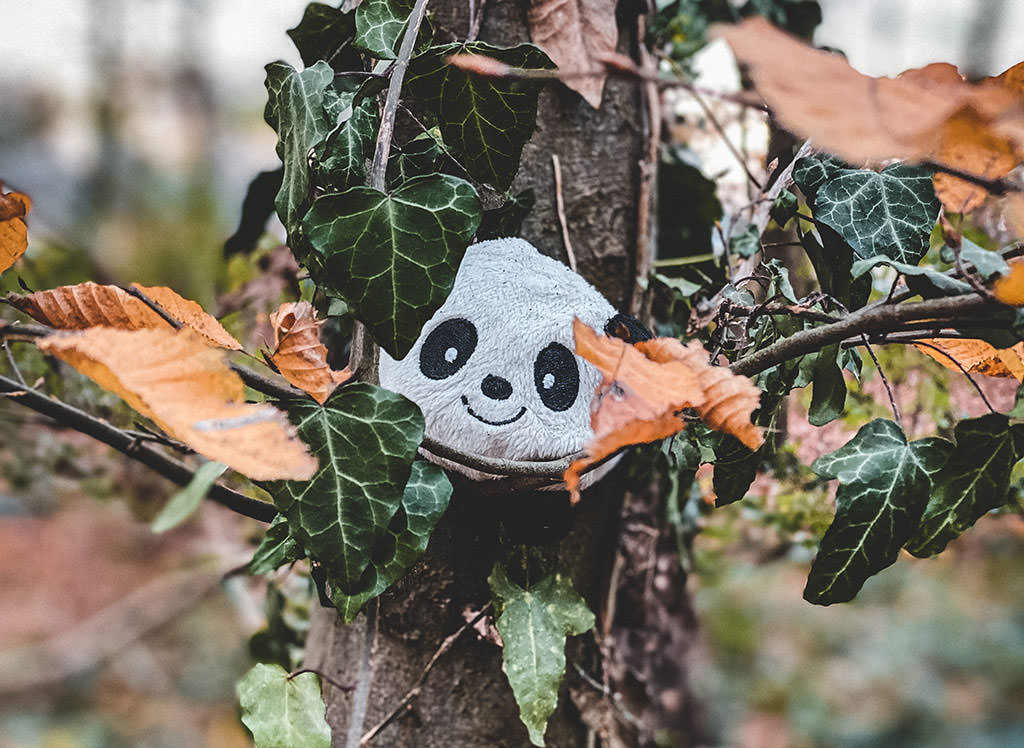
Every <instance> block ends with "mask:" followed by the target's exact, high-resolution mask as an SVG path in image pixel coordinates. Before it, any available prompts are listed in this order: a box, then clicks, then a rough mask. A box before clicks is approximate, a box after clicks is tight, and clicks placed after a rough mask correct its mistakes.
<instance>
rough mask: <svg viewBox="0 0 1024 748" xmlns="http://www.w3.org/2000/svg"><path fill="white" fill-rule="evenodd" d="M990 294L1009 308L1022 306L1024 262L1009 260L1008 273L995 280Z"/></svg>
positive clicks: (1023, 299)
mask: <svg viewBox="0 0 1024 748" xmlns="http://www.w3.org/2000/svg"><path fill="white" fill-rule="evenodd" d="M1020 209H1021V212H1022V215H1021V216H1020V220H1021V224H1022V226H1021V228H1024V205H1021V206H1020ZM992 293H993V294H994V295H995V297H996V298H997V299H999V301H1001V302H1003V303H1004V304H1009V305H1010V306H1024V260H1019V259H1018V260H1011V261H1010V272H1008V273H1007V274H1006V275H1004V276H1003V277H1001V278H997V279H996V282H995V283H993V284H992Z"/></svg>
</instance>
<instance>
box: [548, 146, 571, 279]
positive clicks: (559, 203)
mask: <svg viewBox="0 0 1024 748" xmlns="http://www.w3.org/2000/svg"><path fill="white" fill-rule="evenodd" d="M551 170H552V171H553V172H554V173H555V212H556V213H557V214H558V225H559V227H560V228H561V230H562V244H564V245H565V256H566V258H567V259H568V261H569V269H570V270H572V271H573V272H574V273H575V272H576V253H575V252H574V251H573V248H572V241H571V240H570V239H569V224H568V222H567V221H566V220H565V201H564V200H563V199H562V164H561V162H560V161H559V160H558V154H557V153H552V154H551Z"/></svg>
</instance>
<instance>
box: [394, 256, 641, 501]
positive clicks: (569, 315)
mask: <svg viewBox="0 0 1024 748" xmlns="http://www.w3.org/2000/svg"><path fill="white" fill-rule="evenodd" d="M574 317H578V318H579V319H580V320H581V321H583V322H584V323H585V324H587V325H589V326H591V327H592V328H594V329H595V330H597V331H599V332H604V331H611V328H613V327H617V326H619V325H620V323H621V324H625V325H626V327H627V328H628V329H629V330H630V332H631V333H635V334H636V338H635V339H642V338H644V337H650V333H646V334H645V333H644V332H643V331H642V328H639V326H638V325H637V324H636V323H635V321H634V320H632V318H631V317H630V318H627V317H626V316H625V315H618V314H616V312H615V309H614V308H613V307H612V305H611V304H609V303H608V301H607V300H606V299H605V298H604V297H603V296H602V295H601V294H600V293H598V292H597V291H596V290H595V289H594V288H593V287H592V286H591V285H590V284H589V283H587V282H586V281H585V280H584V279H583V278H582V277H580V276H579V275H577V274H576V273H574V272H572V271H571V270H570V269H569V268H567V267H566V266H565V265H563V264H562V263H560V262H558V261H557V260H554V259H552V258H550V257H546V256H544V255H542V254H541V253H540V252H539V251H537V249H535V248H534V247H533V246H532V245H531V244H530V243H529V242H527V241H525V240H523V239H515V238H509V239H494V240H490V241H484V242H480V243H478V244H474V245H472V246H471V247H469V248H468V249H467V250H466V254H465V257H464V258H463V260H462V264H461V266H460V267H459V271H458V274H457V275H456V278H455V285H454V287H453V289H452V292H451V294H450V295H449V296H448V299H447V301H445V303H444V305H442V306H441V308H440V309H438V311H437V313H436V314H434V316H433V317H432V318H431V319H430V321H429V322H427V324H426V325H424V327H423V330H422V332H421V333H420V337H419V339H418V340H417V341H416V343H415V344H414V345H413V347H412V349H411V350H410V352H409V354H408V355H407V356H406V357H405V358H403V359H402V360H400V361H397V360H395V359H393V358H391V357H390V356H388V355H387V354H386V353H383V352H382V353H381V362H380V383H381V385H382V386H383V387H386V388H387V389H389V390H393V391H395V392H399V393H401V394H403V395H405V396H406V397H408V398H409V399H411V400H412V401H414V402H415V403H416V404H417V405H419V407H420V409H421V410H422V411H423V415H424V417H425V419H426V434H427V436H429V437H431V438H432V439H434V440H435V441H438V442H441V443H442V444H445V445H447V446H450V447H453V448H454V449H457V450H459V451H460V452H463V453H468V454H475V455H483V456H486V457H493V458H501V459H506V460H516V461H537V460H554V459H559V458H562V457H565V456H567V455H571V454H573V453H574V452H578V451H579V450H581V449H582V448H583V445H584V444H585V443H586V442H587V440H588V439H589V438H590V437H591V436H592V433H593V432H592V431H591V429H590V403H591V398H592V397H593V395H594V390H595V389H596V387H597V385H598V384H599V383H600V381H601V374H600V372H598V371H597V369H595V368H594V367H593V366H592V365H591V364H589V363H588V362H586V361H585V360H583V359H582V358H580V357H579V356H577V355H576V354H575V352H574V350H575V344H574V340H573V332H572V327H573V318H574ZM427 456H428V457H429V458H431V459H435V460H436V461H437V462H440V463H441V464H442V465H444V466H445V467H446V468H449V469H454V470H457V471H458V472H460V473H462V474H464V475H466V476H468V477H469V478H471V479H473V480H477V481H481V480H488V479H494V478H496V476H493V475H486V474H483V473H479V472H477V471H475V470H472V469H469V468H467V467H465V466H462V465H458V464H454V463H450V462H447V461H443V460H439V459H436V458H434V457H433V456H431V455H427Z"/></svg>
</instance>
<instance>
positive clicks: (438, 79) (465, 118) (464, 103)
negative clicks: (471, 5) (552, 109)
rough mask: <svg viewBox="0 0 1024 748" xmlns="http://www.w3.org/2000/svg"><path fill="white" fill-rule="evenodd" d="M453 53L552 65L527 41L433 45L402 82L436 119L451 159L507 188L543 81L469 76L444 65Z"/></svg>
mask: <svg viewBox="0 0 1024 748" xmlns="http://www.w3.org/2000/svg"><path fill="white" fill-rule="evenodd" d="M453 54H479V55H486V56H488V57H493V58H494V59H496V60H499V61H501V62H504V63H505V64H507V65H511V66H512V67H518V68H525V69H528V70H550V69H552V68H554V63H552V62H551V59H550V58H549V57H548V56H547V55H546V54H545V53H544V52H543V51H542V50H541V49H540V48H539V47H535V46H534V45H532V44H520V45H519V46H517V47H495V46H492V45H490V44H485V43H484V42H470V43H468V44H447V45H444V46H440V47H432V48H431V49H429V50H427V51H426V52H424V53H423V54H421V55H418V56H417V57H415V58H413V60H412V61H411V62H410V64H409V75H408V77H407V78H406V85H407V86H408V88H409V90H410V91H411V92H412V94H413V95H414V96H415V97H417V98H418V99H420V101H422V102H423V104H424V106H425V107H426V108H427V109H428V110H429V111H430V112H431V113H432V114H433V115H434V116H435V117H436V118H437V120H438V123H439V125H440V127H441V135H442V137H443V138H444V142H445V144H446V145H447V146H448V148H449V150H451V152H452V153H453V155H454V156H455V158H456V159H458V160H459V162H460V163H462V165H463V166H465V168H466V170H467V171H468V172H469V174H470V175H472V176H473V178H474V179H478V180H480V181H481V182H485V183H487V184H490V185H493V186H494V187H496V188H497V189H499V190H502V191H504V190H507V189H508V187H509V185H510V184H512V178H513V177H515V175H516V172H517V171H518V170H519V158H520V156H521V155H522V152H523V146H524V145H525V144H526V141H527V140H529V139H530V136H531V135H533V130H534V128H535V127H536V123H537V97H538V95H539V94H540V90H541V88H542V87H543V85H544V82H543V81H535V80H533V81H531V80H492V79H489V78H482V77H479V76H474V75H470V74H469V73H467V72H465V71H464V70H461V69H460V68H456V67H453V66H451V65H449V64H448V62H447V60H448V57H450V56H451V55H453Z"/></svg>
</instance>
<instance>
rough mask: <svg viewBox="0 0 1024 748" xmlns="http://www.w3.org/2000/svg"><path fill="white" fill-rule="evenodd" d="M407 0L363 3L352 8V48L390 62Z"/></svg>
mask: <svg viewBox="0 0 1024 748" xmlns="http://www.w3.org/2000/svg"><path fill="white" fill-rule="evenodd" d="M412 6H413V4H412V2H409V0H363V2H362V4H360V5H359V7H358V8H356V14H355V15H356V41H355V43H356V46H357V47H359V48H360V49H363V50H366V51H367V52H369V53H370V54H371V55H373V56H374V57H376V58H378V59H381V60H393V59H395V57H396V52H397V47H398V45H399V43H400V42H401V41H402V32H403V31H404V30H405V26H406V23H407V22H408V20H409V15H410V14H411V13H412Z"/></svg>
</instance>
